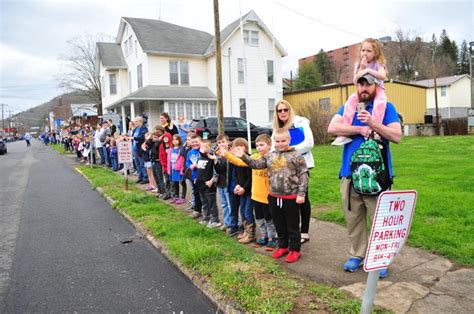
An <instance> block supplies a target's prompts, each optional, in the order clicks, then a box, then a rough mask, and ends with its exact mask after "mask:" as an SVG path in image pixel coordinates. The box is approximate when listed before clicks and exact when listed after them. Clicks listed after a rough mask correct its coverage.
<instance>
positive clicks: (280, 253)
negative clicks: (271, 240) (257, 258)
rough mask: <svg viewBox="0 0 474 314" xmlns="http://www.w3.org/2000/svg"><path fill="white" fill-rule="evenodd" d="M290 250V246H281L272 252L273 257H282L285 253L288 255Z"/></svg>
mask: <svg viewBox="0 0 474 314" xmlns="http://www.w3.org/2000/svg"><path fill="white" fill-rule="evenodd" d="M289 252H290V251H289V250H288V248H279V249H278V250H276V251H275V252H273V253H272V257H273V258H274V259H279V258H280V257H282V256H283V255H286V254H288V253H289Z"/></svg>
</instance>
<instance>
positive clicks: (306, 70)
mask: <svg viewBox="0 0 474 314" xmlns="http://www.w3.org/2000/svg"><path fill="white" fill-rule="evenodd" d="M321 85H322V78H321V73H319V71H318V69H317V68H316V63H315V62H307V63H304V64H303V65H301V66H300V68H299V69H298V76H297V78H296V80H295V83H294V86H295V89H307V88H314V87H319V86H321Z"/></svg>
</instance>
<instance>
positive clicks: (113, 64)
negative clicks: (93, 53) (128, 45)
mask: <svg viewBox="0 0 474 314" xmlns="http://www.w3.org/2000/svg"><path fill="white" fill-rule="evenodd" d="M97 48H98V52H99V56H100V60H102V64H103V65H104V67H106V68H127V63H126V62H125V58H124V57H123V53H122V49H121V48H120V45H119V44H115V43H97Z"/></svg>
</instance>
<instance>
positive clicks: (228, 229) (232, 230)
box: [226, 228, 239, 237]
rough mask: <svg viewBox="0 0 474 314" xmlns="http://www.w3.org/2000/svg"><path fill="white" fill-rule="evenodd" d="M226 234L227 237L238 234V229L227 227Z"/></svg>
mask: <svg viewBox="0 0 474 314" xmlns="http://www.w3.org/2000/svg"><path fill="white" fill-rule="evenodd" d="M226 234H227V235H228V236H229V237H235V236H237V235H238V234H239V229H232V228H227V231H226Z"/></svg>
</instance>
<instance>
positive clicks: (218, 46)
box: [214, 0, 224, 134]
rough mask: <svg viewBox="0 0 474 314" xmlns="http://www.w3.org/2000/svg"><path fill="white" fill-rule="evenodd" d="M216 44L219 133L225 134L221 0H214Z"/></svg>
mask: <svg viewBox="0 0 474 314" xmlns="http://www.w3.org/2000/svg"><path fill="white" fill-rule="evenodd" d="M214 33H215V35H214V38H215V42H214V46H215V48H216V90H217V95H216V96H217V99H216V101H217V103H216V109H217V128H218V132H217V133H218V134H224V108H223V105H222V60H221V31H220V25H219V1H218V0H214Z"/></svg>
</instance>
